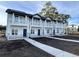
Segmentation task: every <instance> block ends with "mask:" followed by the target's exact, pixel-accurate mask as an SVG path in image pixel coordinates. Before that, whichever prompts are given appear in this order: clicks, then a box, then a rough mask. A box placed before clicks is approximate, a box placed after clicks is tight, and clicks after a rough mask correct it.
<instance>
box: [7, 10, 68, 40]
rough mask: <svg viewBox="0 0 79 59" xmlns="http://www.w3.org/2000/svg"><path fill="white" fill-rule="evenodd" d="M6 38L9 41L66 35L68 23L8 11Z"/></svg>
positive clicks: (37, 15) (16, 11) (36, 15)
mask: <svg viewBox="0 0 79 59" xmlns="http://www.w3.org/2000/svg"><path fill="white" fill-rule="evenodd" d="M6 13H7V26H6V37H7V39H8V40H12V39H16V38H23V37H24V38H25V37H45V36H55V35H57V36H62V35H66V33H65V27H66V26H67V22H64V21H61V20H52V19H51V18H49V17H43V16H41V15H39V14H28V13H26V12H23V11H18V10H13V9H7V10H6Z"/></svg>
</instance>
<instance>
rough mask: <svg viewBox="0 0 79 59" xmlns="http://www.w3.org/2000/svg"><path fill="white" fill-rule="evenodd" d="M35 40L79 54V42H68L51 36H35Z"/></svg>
mask: <svg viewBox="0 0 79 59" xmlns="http://www.w3.org/2000/svg"><path fill="white" fill-rule="evenodd" d="M33 39H34V40H36V41H38V42H41V43H43V44H47V45H49V46H52V47H55V48H58V49H61V50H64V51H67V52H70V53H73V54H76V55H79V43H74V42H67V41H62V40H57V39H49V38H45V37H42V38H33Z"/></svg>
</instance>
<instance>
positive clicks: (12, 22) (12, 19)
mask: <svg viewBox="0 0 79 59" xmlns="http://www.w3.org/2000/svg"><path fill="white" fill-rule="evenodd" d="M14 19H15V17H14V13H13V15H12V23H14Z"/></svg>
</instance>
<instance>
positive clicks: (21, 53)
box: [0, 40, 54, 57]
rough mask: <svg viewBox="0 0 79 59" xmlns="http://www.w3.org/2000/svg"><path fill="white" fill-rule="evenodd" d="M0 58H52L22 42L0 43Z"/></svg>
mask: <svg viewBox="0 0 79 59" xmlns="http://www.w3.org/2000/svg"><path fill="white" fill-rule="evenodd" d="M0 57H54V56H52V55H50V54H48V53H46V52H44V51H42V50H41V49H39V48H37V47H35V46H33V45H31V44H30V43H28V42H26V41H24V40H13V41H4V42H2V41H1V42H0Z"/></svg>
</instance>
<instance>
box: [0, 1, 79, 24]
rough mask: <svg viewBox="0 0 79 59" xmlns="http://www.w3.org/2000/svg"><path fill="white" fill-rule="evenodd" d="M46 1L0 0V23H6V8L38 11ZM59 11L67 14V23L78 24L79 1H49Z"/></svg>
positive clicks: (31, 12) (27, 11)
mask: <svg viewBox="0 0 79 59" xmlns="http://www.w3.org/2000/svg"><path fill="white" fill-rule="evenodd" d="M46 2H47V1H0V25H6V24H7V14H6V13H5V10H6V9H8V8H9V9H15V10H20V11H24V12H26V13H30V14H35V13H39V12H40V11H41V9H42V8H43V6H44V4H45V3H46ZM51 2H52V6H55V7H56V8H57V10H58V12H59V13H62V14H69V15H70V16H71V18H69V19H68V22H69V25H71V24H75V25H78V24H79V1H51Z"/></svg>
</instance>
